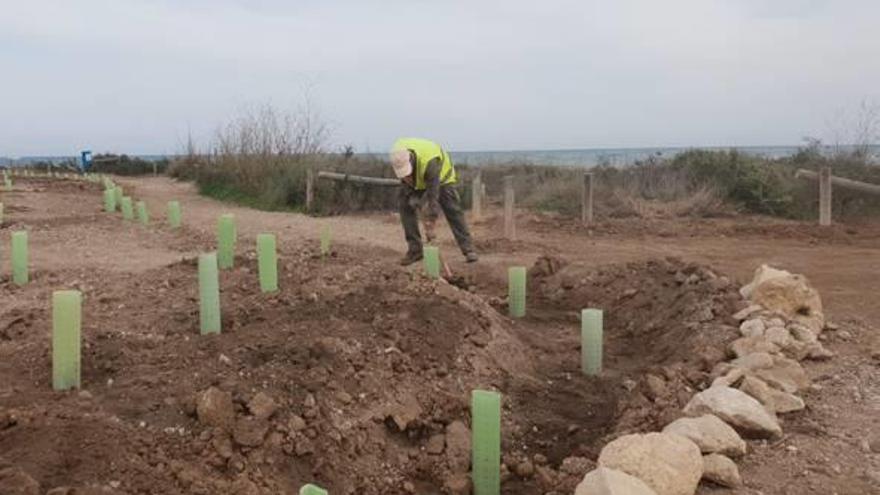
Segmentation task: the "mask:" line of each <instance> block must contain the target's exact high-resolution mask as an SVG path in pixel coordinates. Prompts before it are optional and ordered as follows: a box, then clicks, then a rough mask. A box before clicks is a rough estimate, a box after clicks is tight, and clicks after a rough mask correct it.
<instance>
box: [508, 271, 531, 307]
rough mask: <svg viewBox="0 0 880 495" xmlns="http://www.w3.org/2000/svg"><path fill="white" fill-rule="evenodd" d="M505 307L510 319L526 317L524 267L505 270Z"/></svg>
mask: <svg viewBox="0 0 880 495" xmlns="http://www.w3.org/2000/svg"><path fill="white" fill-rule="evenodd" d="M507 306H508V312H509V314H510V316H511V318H522V317H523V316H525V315H526V267H524V266H512V267H510V268H508V269H507Z"/></svg>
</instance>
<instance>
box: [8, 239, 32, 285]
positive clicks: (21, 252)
mask: <svg viewBox="0 0 880 495" xmlns="http://www.w3.org/2000/svg"><path fill="white" fill-rule="evenodd" d="M12 282H13V283H15V284H16V285H25V284H27V283H28V234H27V232H26V231H19V232H13V233H12Z"/></svg>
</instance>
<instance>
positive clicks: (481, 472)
mask: <svg viewBox="0 0 880 495" xmlns="http://www.w3.org/2000/svg"><path fill="white" fill-rule="evenodd" d="M471 423H472V427H473V432H472V437H473V447H472V448H473V453H472V455H471V469H472V470H473V473H472V476H473V482H474V495H499V493H501V394H499V393H498V392H491V391H486V390H474V391H473V392H471Z"/></svg>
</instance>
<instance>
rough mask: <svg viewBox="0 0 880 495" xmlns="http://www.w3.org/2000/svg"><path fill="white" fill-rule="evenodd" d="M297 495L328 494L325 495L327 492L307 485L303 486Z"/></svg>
mask: <svg viewBox="0 0 880 495" xmlns="http://www.w3.org/2000/svg"><path fill="white" fill-rule="evenodd" d="M299 495H328V494H327V490H325V489H323V488H321V487H318V486H315V485H312V484H308V485H303V487H302V488H300V489H299Z"/></svg>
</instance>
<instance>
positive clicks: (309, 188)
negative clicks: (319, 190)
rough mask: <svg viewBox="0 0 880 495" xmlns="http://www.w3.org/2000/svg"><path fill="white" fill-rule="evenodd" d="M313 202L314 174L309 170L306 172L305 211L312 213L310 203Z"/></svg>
mask: <svg viewBox="0 0 880 495" xmlns="http://www.w3.org/2000/svg"><path fill="white" fill-rule="evenodd" d="M314 201H315V172H314V171H313V170H312V169H311V168H309V169H307V170H306V211H312V203H314Z"/></svg>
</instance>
